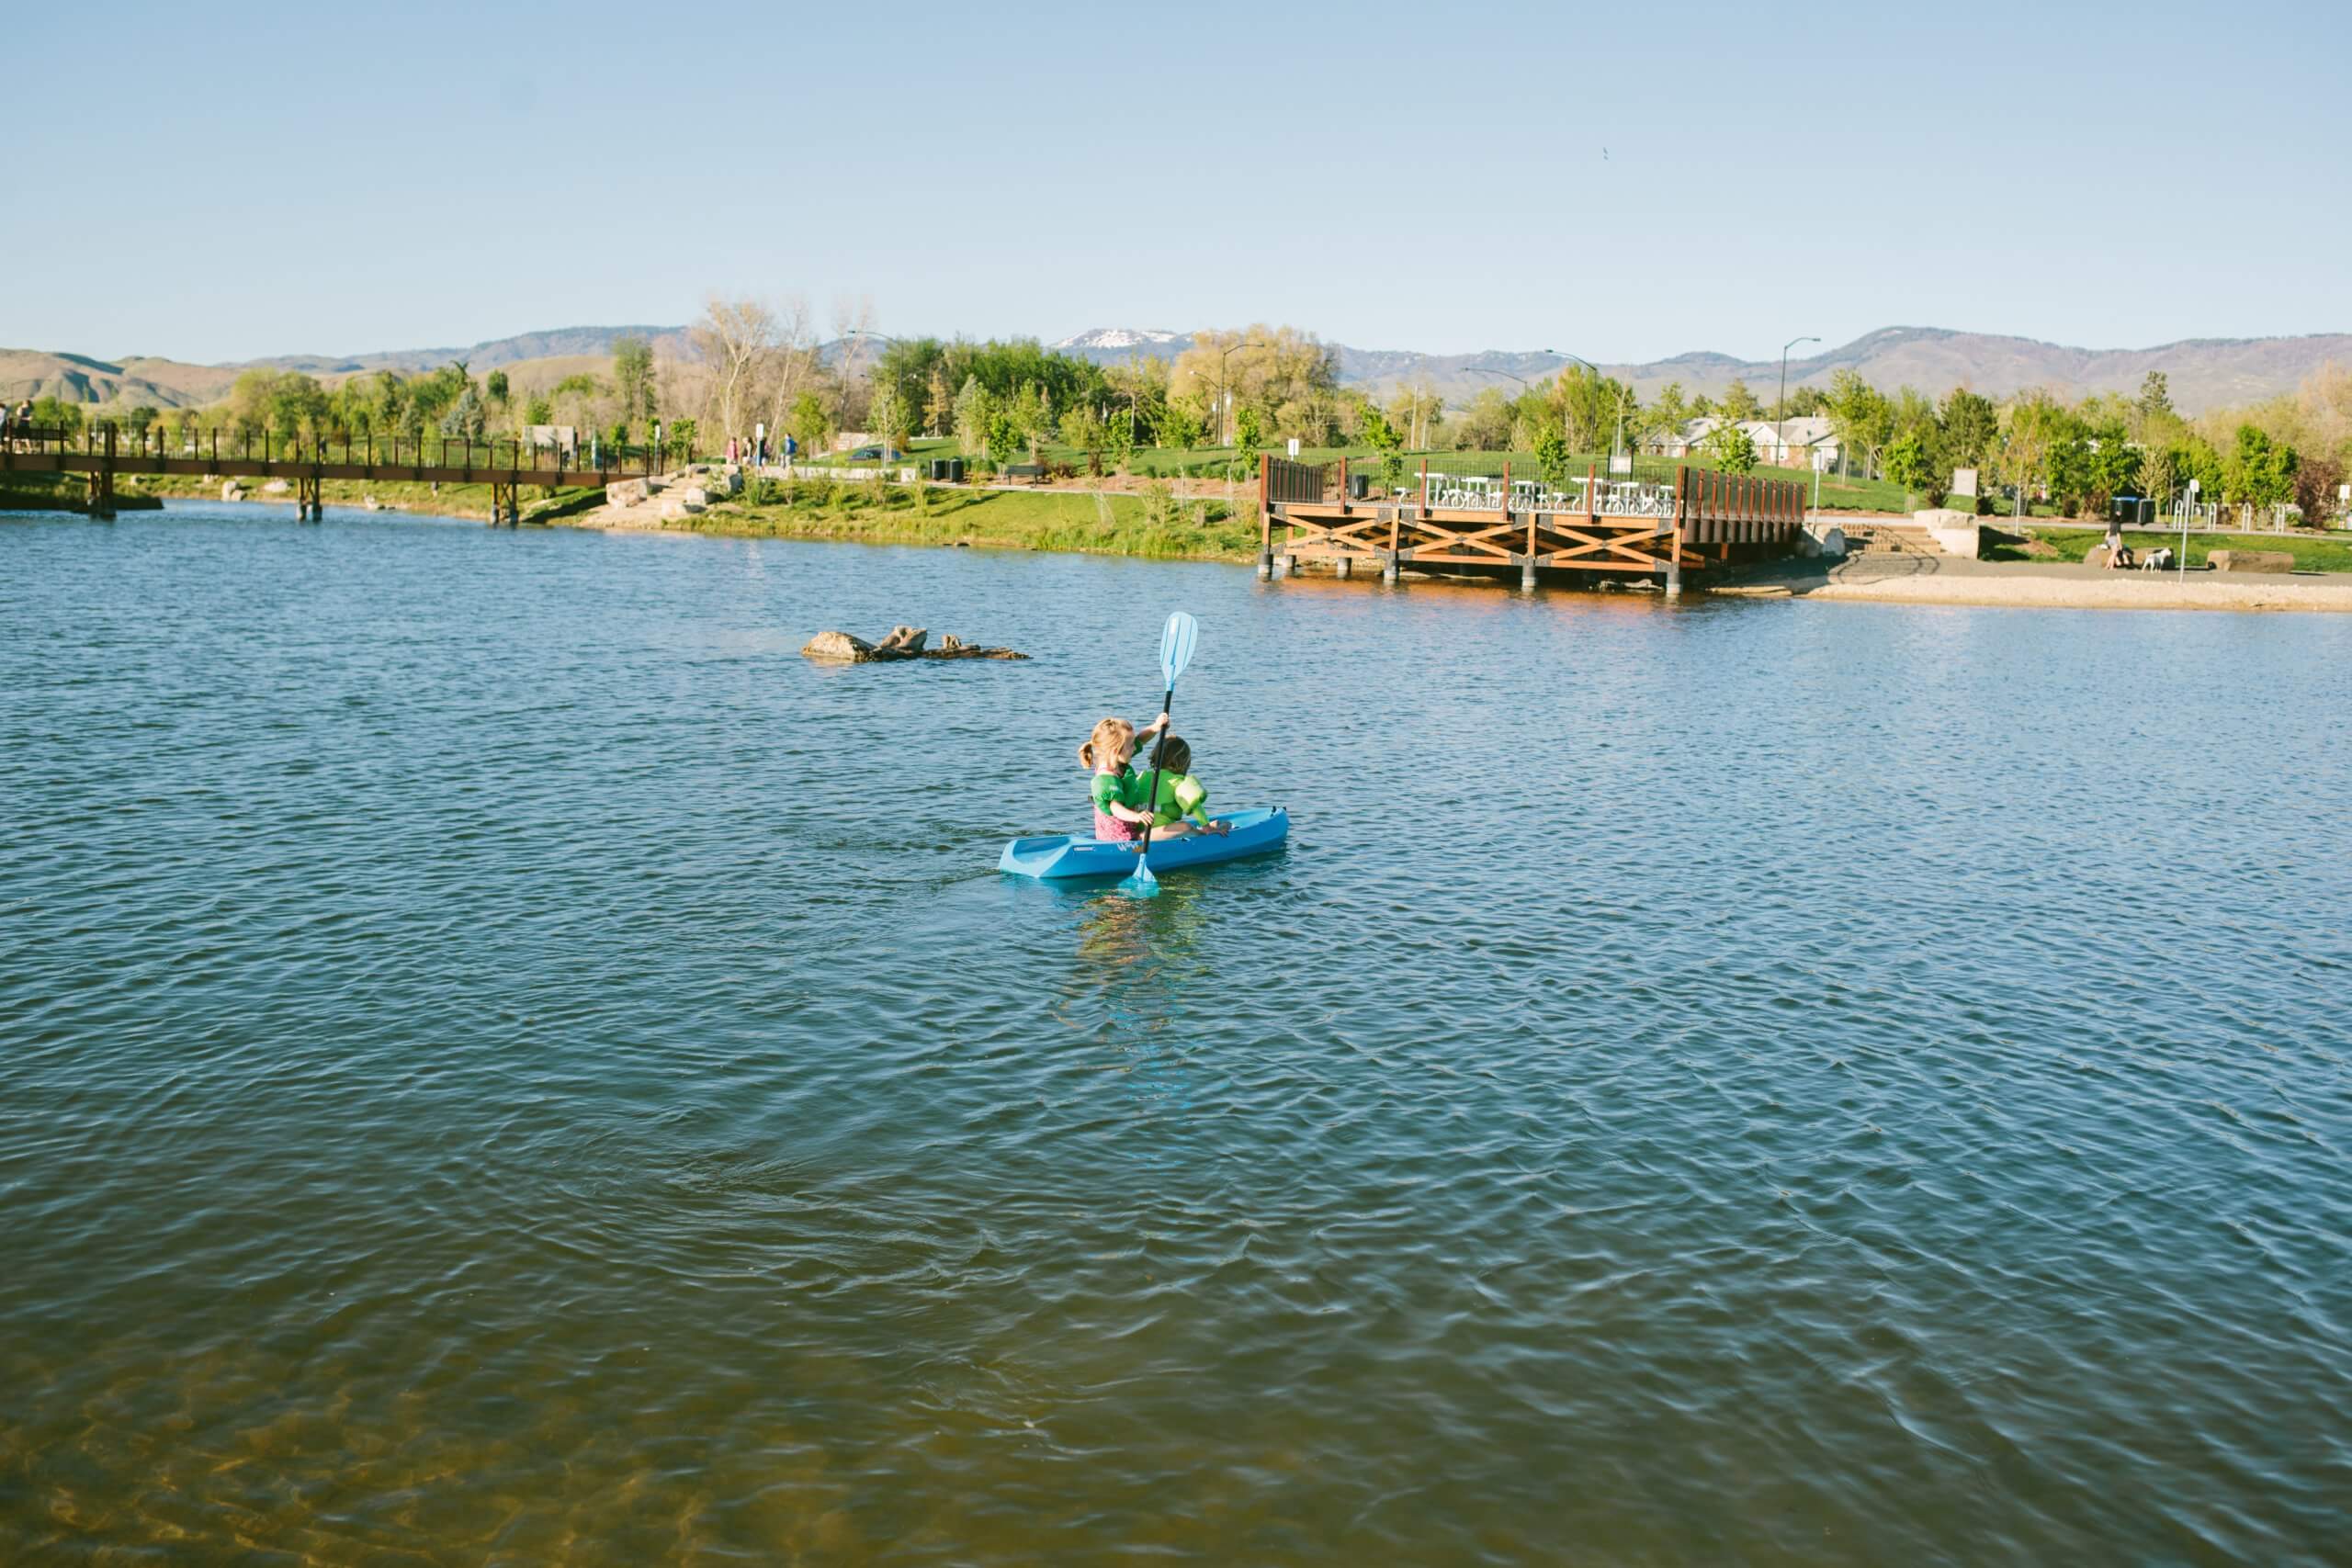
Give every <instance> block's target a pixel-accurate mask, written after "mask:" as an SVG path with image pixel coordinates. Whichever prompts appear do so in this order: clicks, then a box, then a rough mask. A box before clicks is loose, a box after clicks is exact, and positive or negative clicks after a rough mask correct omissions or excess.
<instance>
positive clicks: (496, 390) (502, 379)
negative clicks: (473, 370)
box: [481, 370, 510, 408]
mask: <svg viewBox="0 0 2352 1568" xmlns="http://www.w3.org/2000/svg"><path fill="white" fill-rule="evenodd" d="M481 385H482V390H483V391H485V392H487V393H489V394H490V400H491V401H492V402H493V403H496V404H497V405H498V406H499V407H500V408H504V407H505V406H506V399H507V393H508V392H509V390H510V388H509V387H508V386H507V382H506V372H505V371H503V370H493V371H492V372H491V373H490V375H489V376H488V377H487V378H484V379H483V381H482V384H481Z"/></svg>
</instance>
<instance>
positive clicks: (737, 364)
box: [691, 295, 776, 435]
mask: <svg viewBox="0 0 2352 1568" xmlns="http://www.w3.org/2000/svg"><path fill="white" fill-rule="evenodd" d="M691 336H692V337H693V339H694V345H695V352H696V353H698V354H700V355H702V358H703V363H704V364H706V365H707V366H708V367H710V372H711V376H712V388H711V390H712V395H713V398H714V400H716V402H717V404H718V424H719V428H718V430H717V431H714V432H713V433H712V434H714V435H738V434H743V423H742V414H743V412H744V411H745V409H746V408H747V407H748V406H749V403H748V399H747V394H748V393H749V392H750V391H751V390H752V388H753V387H754V386H756V385H757V382H758V375H759V369H760V367H761V366H762V364H763V362H764V361H765V360H766V359H767V358H768V357H769V355H772V354H773V353H774V351H775V342H776V319H775V311H773V310H769V309H768V308H767V307H766V306H765V305H763V304H762V303H760V302H759V301H758V300H756V299H719V298H718V296H716V295H713V296H712V297H711V299H710V301H709V302H708V303H707V304H706V305H705V306H704V307H703V317H702V320H701V321H697V322H695V326H694V329H693V332H692V333H691Z"/></svg>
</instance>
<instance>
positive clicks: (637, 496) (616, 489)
mask: <svg viewBox="0 0 2352 1568" xmlns="http://www.w3.org/2000/svg"><path fill="white" fill-rule="evenodd" d="M651 493H652V492H651V491H650V488H649V487H648V486H647V484H646V482H645V481H644V480H643V479H615V480H614V481H613V482H612V483H610V484H608V485H606V486H605V505H607V506H635V505H636V504H637V503H638V502H640V501H643V500H644V499H645V498H646V497H647V496H648V495H650V494H651Z"/></svg>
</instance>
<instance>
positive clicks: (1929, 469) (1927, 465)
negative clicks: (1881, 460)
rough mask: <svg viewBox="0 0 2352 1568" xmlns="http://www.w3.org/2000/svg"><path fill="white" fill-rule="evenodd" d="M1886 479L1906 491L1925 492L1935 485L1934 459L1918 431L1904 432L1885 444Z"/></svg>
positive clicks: (1924, 438)
mask: <svg viewBox="0 0 2352 1568" xmlns="http://www.w3.org/2000/svg"><path fill="white" fill-rule="evenodd" d="M1886 477H1887V478H1888V479H1892V480H1894V482H1895V483H1896V484H1899V485H1901V486H1902V487H1903V488H1904V489H1905V490H1906V491H1925V490H1928V489H1930V488H1931V487H1933V486H1934V485H1935V479H1936V463H1935V457H1934V454H1933V453H1931V452H1929V451H1928V443H1927V439H1926V437H1925V436H1924V435H1923V434H1921V433H1920V432H1919V431H1917V430H1906V431H1905V432H1904V433H1903V434H1900V435H1898V436H1896V437H1895V438H1894V440H1893V441H1891V442H1889V443H1887V447H1886Z"/></svg>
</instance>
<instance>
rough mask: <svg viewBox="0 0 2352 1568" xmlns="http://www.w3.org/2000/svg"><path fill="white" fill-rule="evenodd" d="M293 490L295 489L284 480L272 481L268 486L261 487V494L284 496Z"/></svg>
mask: <svg viewBox="0 0 2352 1568" xmlns="http://www.w3.org/2000/svg"><path fill="white" fill-rule="evenodd" d="M293 488H294V487H293V486H292V485H289V484H288V483H287V482H286V481H285V480H284V479H272V480H270V481H269V482H268V483H267V484H266V485H264V486H262V487H261V492H262V494H264V495H284V494H285V493H286V492H287V491H289V490H292V489H293Z"/></svg>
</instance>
